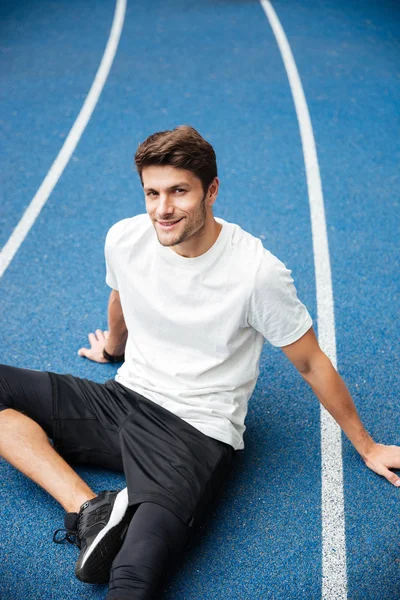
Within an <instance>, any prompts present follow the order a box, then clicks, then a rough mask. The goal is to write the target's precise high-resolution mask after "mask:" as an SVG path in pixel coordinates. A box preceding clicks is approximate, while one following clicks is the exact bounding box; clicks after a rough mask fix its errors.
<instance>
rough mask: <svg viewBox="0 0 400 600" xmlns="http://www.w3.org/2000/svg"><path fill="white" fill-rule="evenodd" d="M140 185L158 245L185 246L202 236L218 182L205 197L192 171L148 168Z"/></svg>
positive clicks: (159, 167) (168, 167)
mask: <svg viewBox="0 0 400 600" xmlns="http://www.w3.org/2000/svg"><path fill="white" fill-rule="evenodd" d="M142 181H143V189H144V193H145V198H146V210H147V213H148V215H149V217H150V218H151V220H152V222H153V225H154V228H155V230H156V234H157V237H158V241H159V242H160V244H162V245H163V246H177V245H180V244H184V245H186V246H188V245H190V244H193V243H195V242H196V239H198V238H199V237H201V236H203V235H204V233H205V230H206V229H207V224H208V223H209V216H210V214H211V205H212V204H213V202H214V200H215V197H216V192H217V190H218V180H215V185H214V187H213V183H214V182H213V183H212V184H211V185H210V188H209V190H208V192H207V194H204V190H203V187H202V184H201V181H200V179H199V178H198V177H196V176H195V175H194V174H193V173H192V172H191V171H187V170H186V169H176V168H175V167H171V166H151V167H145V168H144V169H143V171H142ZM215 187H216V190H215V194H214V193H213V192H214V188H215Z"/></svg>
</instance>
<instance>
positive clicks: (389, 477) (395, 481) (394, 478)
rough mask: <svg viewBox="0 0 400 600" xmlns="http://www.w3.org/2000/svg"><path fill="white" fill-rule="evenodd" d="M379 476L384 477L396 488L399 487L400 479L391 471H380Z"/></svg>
mask: <svg viewBox="0 0 400 600" xmlns="http://www.w3.org/2000/svg"><path fill="white" fill-rule="evenodd" d="M381 475H383V477H385V479H387V480H388V481H389V482H390V483H392V484H393V485H394V486H396V487H400V477H398V476H397V475H396V473H393V471H389V469H382V472H381Z"/></svg>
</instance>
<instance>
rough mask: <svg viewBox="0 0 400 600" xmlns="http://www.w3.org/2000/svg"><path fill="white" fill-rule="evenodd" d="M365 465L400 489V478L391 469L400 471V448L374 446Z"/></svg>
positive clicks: (365, 457)
mask: <svg viewBox="0 0 400 600" xmlns="http://www.w3.org/2000/svg"><path fill="white" fill-rule="evenodd" d="M363 458H364V461H365V464H366V465H367V467H369V468H370V469H371V470H372V471H375V473H378V475H382V476H383V477H385V478H386V479H387V480H388V481H389V482H390V483H392V484H393V485H395V486H396V487H400V477H399V476H398V475H396V473H393V471H390V470H389V469H400V448H399V447H398V446H385V445H384V444H376V443H375V444H374V446H373V448H372V449H371V450H370V451H369V452H368V454H367V455H366V456H363Z"/></svg>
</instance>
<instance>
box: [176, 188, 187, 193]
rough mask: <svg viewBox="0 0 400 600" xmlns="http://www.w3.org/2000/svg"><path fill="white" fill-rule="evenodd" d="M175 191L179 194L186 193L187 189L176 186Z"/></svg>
mask: <svg viewBox="0 0 400 600" xmlns="http://www.w3.org/2000/svg"><path fill="white" fill-rule="evenodd" d="M175 192H176V193H177V194H184V193H185V192H186V190H185V189H184V188H175Z"/></svg>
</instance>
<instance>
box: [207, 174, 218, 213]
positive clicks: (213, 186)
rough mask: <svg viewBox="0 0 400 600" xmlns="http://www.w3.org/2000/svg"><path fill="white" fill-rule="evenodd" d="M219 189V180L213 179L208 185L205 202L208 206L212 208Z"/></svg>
mask: <svg viewBox="0 0 400 600" xmlns="http://www.w3.org/2000/svg"><path fill="white" fill-rule="evenodd" d="M218 189H219V179H218V177H214V179H213V180H212V182H211V183H210V185H209V186H208V191H207V196H206V202H207V205H208V206H212V205H213V204H214V202H215V201H216V199H217V196H218Z"/></svg>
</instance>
